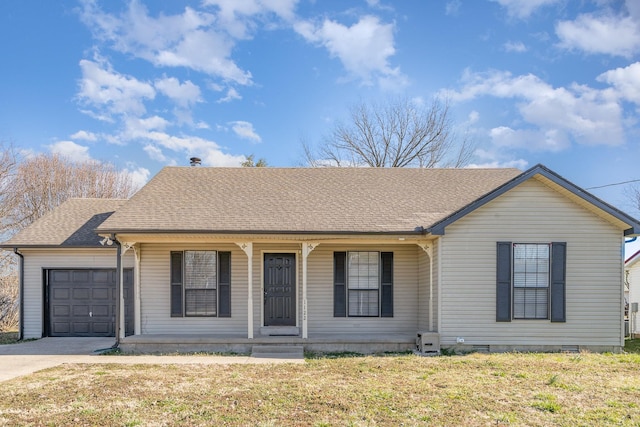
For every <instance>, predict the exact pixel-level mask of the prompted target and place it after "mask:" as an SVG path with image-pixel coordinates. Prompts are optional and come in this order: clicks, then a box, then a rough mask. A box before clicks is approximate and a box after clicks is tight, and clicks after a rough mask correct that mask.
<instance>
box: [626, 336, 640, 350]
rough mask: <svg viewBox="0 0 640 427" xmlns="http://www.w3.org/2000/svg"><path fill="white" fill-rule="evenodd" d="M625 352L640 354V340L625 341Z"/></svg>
mask: <svg viewBox="0 0 640 427" xmlns="http://www.w3.org/2000/svg"><path fill="white" fill-rule="evenodd" d="M624 351H626V352H627V353H637V354H640V339H630V338H627V339H626V340H624Z"/></svg>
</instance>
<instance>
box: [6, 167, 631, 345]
mask: <svg viewBox="0 0 640 427" xmlns="http://www.w3.org/2000/svg"><path fill="white" fill-rule="evenodd" d="M638 234H640V223H639V222H638V220H636V219H634V218H632V217H630V216H629V215H627V214H625V213H623V212H621V211H620V210H618V209H616V208H615V207H613V206H611V205H609V204H607V203H605V202H603V201H602V200H600V199H598V198H596V197H594V196H593V195H591V194H589V193H588V192H586V191H584V190H582V189H581V188H579V187H577V186H576V185H574V184H572V183H571V182H569V181H567V180H566V179H564V178H563V177H561V176H560V175H558V174H556V173H554V172H553V171H551V170H549V169H548V168H546V167H544V166H542V165H538V166H535V167H533V168H531V169H529V170H527V171H525V172H521V171H519V170H517V169H419V168H388V169H384V168H208V167H166V168H164V169H162V170H161V171H160V172H159V173H158V174H157V175H156V176H155V177H154V178H153V179H151V180H150V181H149V182H148V183H147V184H146V185H145V186H144V187H143V188H142V189H140V190H139V191H138V192H137V193H136V194H135V195H134V196H133V197H131V199H129V200H95V199H73V200H69V201H67V202H66V203H64V204H62V205H61V206H60V207H58V208H57V209H55V210H53V211H52V212H50V213H49V214H47V215H46V216H44V217H42V218H41V219H39V220H38V221H36V222H35V223H33V224H32V225H31V226H29V227H28V228H26V229H25V230H23V231H22V232H20V233H19V234H17V235H16V236H15V237H13V238H12V239H10V240H9V241H7V242H5V243H4V244H2V247H3V248H5V249H8V250H12V251H14V252H15V253H17V254H20V256H21V270H22V274H21V296H22V299H21V301H22V304H21V307H22V314H21V319H22V322H21V333H22V336H23V337H24V338H39V337H43V336H86V335H105V336H115V339H116V341H117V343H118V344H119V345H120V346H121V347H122V348H123V349H124V350H131V351H152V350H153V351H156V350H185V351H186V350H188V351H194V350H211V351H248V350H250V349H251V346H254V345H261V344H267V345H292V344H296V345H298V346H300V345H302V346H304V348H305V349H307V350H311V351H346V350H351V351H360V352H373V351H397V350H406V349H410V348H415V347H416V344H417V346H418V348H419V349H420V350H423V351H425V352H426V351H431V350H438V346H439V345H441V346H443V347H455V348H458V349H460V350H477V351H505V350H522V351H527V350H532V351H578V350H582V349H588V350H593V351H620V350H621V348H622V347H623V344H624V323H623V322H624V321H623V310H624V294H623V264H624V260H623V255H622V254H623V246H624V239H625V236H634V235H638Z"/></svg>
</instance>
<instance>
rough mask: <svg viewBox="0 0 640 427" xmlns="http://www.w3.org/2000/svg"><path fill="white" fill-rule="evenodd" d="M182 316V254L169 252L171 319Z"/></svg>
mask: <svg viewBox="0 0 640 427" xmlns="http://www.w3.org/2000/svg"><path fill="white" fill-rule="evenodd" d="M182 316H183V313H182V252H171V317H182Z"/></svg>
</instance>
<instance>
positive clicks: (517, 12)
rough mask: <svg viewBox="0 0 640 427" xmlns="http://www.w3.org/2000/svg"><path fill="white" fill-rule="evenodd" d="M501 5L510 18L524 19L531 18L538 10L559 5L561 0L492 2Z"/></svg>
mask: <svg viewBox="0 0 640 427" xmlns="http://www.w3.org/2000/svg"><path fill="white" fill-rule="evenodd" d="M491 1H494V2H497V3H500V5H501V6H503V7H505V8H506V9H507V13H508V14H509V16H512V17H516V18H520V19H524V18H527V17H529V16H530V15H531V14H532V13H533V12H534V11H535V10H536V9H539V8H541V7H543V6H547V5H551V4H554V3H558V2H559V1H561V0H491Z"/></svg>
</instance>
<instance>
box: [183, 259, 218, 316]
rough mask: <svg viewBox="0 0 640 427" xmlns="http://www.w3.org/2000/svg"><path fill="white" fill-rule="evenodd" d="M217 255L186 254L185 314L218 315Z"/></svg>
mask: <svg viewBox="0 0 640 427" xmlns="http://www.w3.org/2000/svg"><path fill="white" fill-rule="evenodd" d="M216 261H217V254H216V252H215V251H185V252H184V314H185V316H215V315H216V314H217V300H218V298H217V297H218V296H217V289H218V277H217V262H216Z"/></svg>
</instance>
